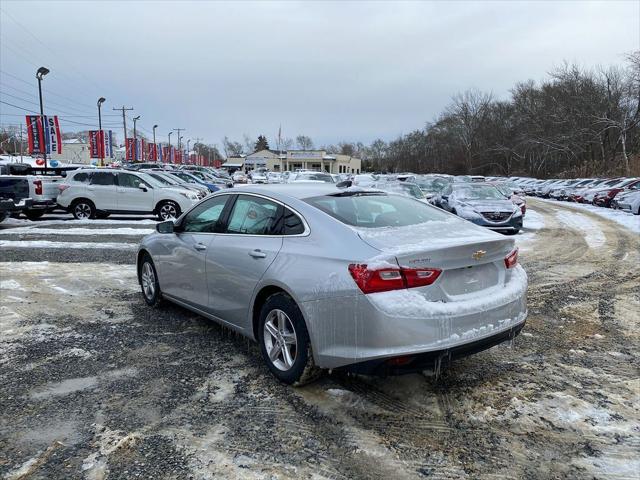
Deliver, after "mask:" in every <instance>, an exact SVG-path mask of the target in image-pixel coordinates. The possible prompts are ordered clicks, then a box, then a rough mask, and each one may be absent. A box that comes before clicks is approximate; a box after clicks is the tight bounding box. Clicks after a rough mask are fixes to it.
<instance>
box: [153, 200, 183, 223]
mask: <svg viewBox="0 0 640 480" xmlns="http://www.w3.org/2000/svg"><path fill="white" fill-rule="evenodd" d="M179 216H180V206H179V205H178V204H177V203H176V202H173V201H171V200H165V201H164V202H162V203H160V205H158V218H159V219H160V221H161V222H164V221H165V220H173V219H175V218H178V217H179Z"/></svg>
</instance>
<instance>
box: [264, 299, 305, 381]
mask: <svg viewBox="0 0 640 480" xmlns="http://www.w3.org/2000/svg"><path fill="white" fill-rule="evenodd" d="M263 338H264V340H263V341H264V346H265V348H266V350H267V353H268V355H269V360H271V363H273V365H274V366H275V367H276V368H277V369H278V370H282V371H287V370H289V369H290V368H291V367H293V364H294V363H295V361H296V358H297V356H298V348H297V347H298V337H297V336H296V329H295V328H294V326H293V322H292V321H291V319H290V318H289V316H288V315H287V314H286V313H285V312H283V311H282V310H279V309H275V310H271V312H269V315H267V318H266V320H265V322H264V335H263Z"/></svg>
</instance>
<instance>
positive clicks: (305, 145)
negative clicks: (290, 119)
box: [296, 135, 313, 150]
mask: <svg viewBox="0 0 640 480" xmlns="http://www.w3.org/2000/svg"><path fill="white" fill-rule="evenodd" d="M296 144H297V145H298V148H299V149H300V150H311V149H312V148H313V140H311V137H307V136H306V135H298V136H297V137H296Z"/></svg>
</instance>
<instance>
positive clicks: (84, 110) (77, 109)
mask: <svg viewBox="0 0 640 480" xmlns="http://www.w3.org/2000/svg"><path fill="white" fill-rule="evenodd" d="M0 85H2V86H4V88H10V89H12V90H15V91H16V92H19V93H23V94H25V95H31V92H27V91H25V90H20V89H19V88H16V87H14V86H13V85H7V84H6V83H3V82H2V81H0ZM0 94H3V95H9V94H8V93H5V92H2V91H0ZM46 103H47V104H48V105H58V106H60V107H64V108H68V109H71V110H74V111H77V112H80V113H87V112H86V109H80V108H77V107H74V106H72V105H65V104H62V103H59V102H55V101H53V100H49V99H48V98H47V102H46ZM91 110H93V109H91ZM87 116H88V115H87Z"/></svg>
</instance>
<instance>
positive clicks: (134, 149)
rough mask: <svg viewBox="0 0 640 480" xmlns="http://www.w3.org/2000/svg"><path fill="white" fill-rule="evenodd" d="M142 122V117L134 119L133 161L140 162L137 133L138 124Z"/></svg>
mask: <svg viewBox="0 0 640 480" xmlns="http://www.w3.org/2000/svg"><path fill="white" fill-rule="evenodd" d="M138 120H140V115H138V116H137V117H133V152H134V153H133V161H134V162H137V161H138V133H137V131H136V122H137V121H138Z"/></svg>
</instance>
